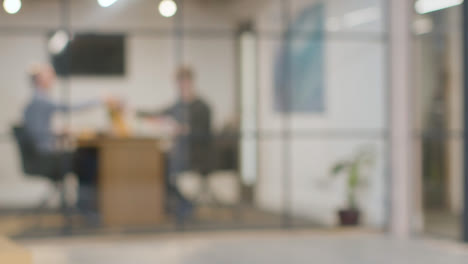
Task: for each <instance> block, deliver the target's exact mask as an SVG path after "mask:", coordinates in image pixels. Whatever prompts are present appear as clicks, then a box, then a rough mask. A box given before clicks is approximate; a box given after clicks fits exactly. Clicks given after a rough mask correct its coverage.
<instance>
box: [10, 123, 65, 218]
mask: <svg viewBox="0 0 468 264" xmlns="http://www.w3.org/2000/svg"><path fill="white" fill-rule="evenodd" d="M13 135H14V137H15V140H16V144H17V146H18V150H19V152H20V157H21V165H22V169H23V172H24V173H25V174H26V175H28V176H41V177H44V178H47V179H49V180H51V181H52V182H53V183H54V186H55V188H56V189H57V190H58V192H59V193H60V207H61V209H62V210H61V211H62V213H63V214H64V216H67V215H66V212H67V210H66V209H67V204H66V199H65V189H64V186H63V180H64V178H65V175H66V174H67V173H68V171H67V170H66V169H64V168H65V166H64V164H63V162H66V161H63V160H61V157H60V155H56V154H42V153H39V151H37V148H36V146H35V144H34V141H33V140H32V138H31V137H30V136H29V135H28V133H27V131H26V129H25V128H24V127H23V126H14V127H13ZM49 198H50V197H46V198H45V199H44V201H42V202H41V205H40V206H39V208H38V210H43V209H45V207H46V206H47V202H48V201H49Z"/></svg>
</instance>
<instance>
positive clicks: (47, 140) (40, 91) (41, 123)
mask: <svg viewBox="0 0 468 264" xmlns="http://www.w3.org/2000/svg"><path fill="white" fill-rule="evenodd" d="M30 78H31V83H32V88H33V95H32V97H31V99H30V102H29V103H28V104H27V106H26V109H25V110H24V117H23V120H24V124H23V125H24V129H25V132H26V133H27V136H28V138H29V140H30V142H31V144H32V145H33V147H34V151H35V152H36V155H37V156H38V157H40V162H41V163H42V164H41V165H42V166H41V167H44V168H45V169H44V174H48V175H45V176H48V177H49V178H50V179H51V180H53V181H59V180H61V177H63V176H64V175H65V174H67V173H68V172H76V170H74V166H73V154H72V153H71V152H67V151H64V150H63V149H61V148H60V146H59V145H58V143H59V140H58V139H59V137H58V136H57V135H55V134H54V132H53V130H52V118H53V116H54V114H55V113H57V112H62V113H66V112H71V111H79V110H85V109H90V108H94V107H98V106H100V105H103V103H104V101H105V100H90V101H87V102H83V103H80V104H77V105H68V104H65V103H58V102H55V101H54V100H53V99H52V98H51V96H50V93H51V91H52V88H53V87H54V83H55V81H56V74H55V70H54V69H53V68H52V66H50V65H35V66H34V67H33V68H32V69H31V72H30ZM78 177H79V175H78ZM83 190H84V188H83V186H80V192H82V191H83ZM88 193H89V192H88ZM80 196H81V197H80V199H81V198H86V197H82V196H83V195H81V193H80ZM86 199H87V198H86Z"/></svg>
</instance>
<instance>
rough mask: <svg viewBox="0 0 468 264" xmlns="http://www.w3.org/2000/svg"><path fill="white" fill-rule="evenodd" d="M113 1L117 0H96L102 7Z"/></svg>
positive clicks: (111, 3)
mask: <svg viewBox="0 0 468 264" xmlns="http://www.w3.org/2000/svg"><path fill="white" fill-rule="evenodd" d="M115 2H117V0H98V4H99V5H100V6H102V7H109V6H111V5H113V4H114V3H115Z"/></svg>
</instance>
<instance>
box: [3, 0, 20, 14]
mask: <svg viewBox="0 0 468 264" xmlns="http://www.w3.org/2000/svg"><path fill="white" fill-rule="evenodd" d="M3 8H4V9H5V11H6V12H7V13H8V14H16V13H18V11H20V9H21V0H4V1H3Z"/></svg>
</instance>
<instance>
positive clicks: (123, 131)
mask: <svg viewBox="0 0 468 264" xmlns="http://www.w3.org/2000/svg"><path fill="white" fill-rule="evenodd" d="M108 111H109V116H110V119H111V123H112V134H114V135H115V136H117V137H129V136H130V129H129V127H128V125H127V122H126V120H125V117H124V111H123V107H122V105H121V104H119V103H112V104H109V105H108Z"/></svg>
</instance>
